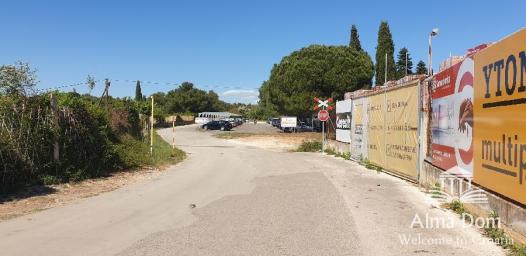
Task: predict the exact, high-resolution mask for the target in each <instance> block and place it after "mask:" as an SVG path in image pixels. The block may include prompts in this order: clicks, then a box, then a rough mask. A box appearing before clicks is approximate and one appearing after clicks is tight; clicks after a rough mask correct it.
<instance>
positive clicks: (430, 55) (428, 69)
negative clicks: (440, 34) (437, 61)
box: [427, 34, 433, 76]
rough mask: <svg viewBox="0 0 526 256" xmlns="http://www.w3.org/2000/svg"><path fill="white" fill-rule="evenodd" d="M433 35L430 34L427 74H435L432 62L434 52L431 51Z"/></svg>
mask: <svg viewBox="0 0 526 256" xmlns="http://www.w3.org/2000/svg"><path fill="white" fill-rule="evenodd" d="M431 37H432V35H431V34H429V52H428V61H427V64H428V65H427V74H428V75H429V76H431V75H433V71H432V67H433V63H431V61H432V57H433V54H432V52H431Z"/></svg>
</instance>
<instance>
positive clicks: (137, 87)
mask: <svg viewBox="0 0 526 256" xmlns="http://www.w3.org/2000/svg"><path fill="white" fill-rule="evenodd" d="M135 100H136V101H141V100H142V90H141V81H139V80H137V84H136V85H135Z"/></svg>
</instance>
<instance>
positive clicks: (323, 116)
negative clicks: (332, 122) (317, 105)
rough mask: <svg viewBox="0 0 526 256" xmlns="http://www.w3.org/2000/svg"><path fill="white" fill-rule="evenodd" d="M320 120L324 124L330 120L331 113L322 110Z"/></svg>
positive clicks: (319, 113)
mask: <svg viewBox="0 0 526 256" xmlns="http://www.w3.org/2000/svg"><path fill="white" fill-rule="evenodd" d="M318 119H320V121H322V122H325V121H327V120H329V111H327V110H325V109H322V110H320V111H319V112H318Z"/></svg>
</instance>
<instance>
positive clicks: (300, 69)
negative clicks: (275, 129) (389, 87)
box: [249, 21, 427, 119]
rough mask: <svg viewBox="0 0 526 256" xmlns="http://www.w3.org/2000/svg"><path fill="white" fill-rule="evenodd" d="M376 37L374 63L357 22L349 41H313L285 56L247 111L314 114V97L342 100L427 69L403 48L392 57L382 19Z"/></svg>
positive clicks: (391, 45)
mask: <svg viewBox="0 0 526 256" xmlns="http://www.w3.org/2000/svg"><path fill="white" fill-rule="evenodd" d="M377 41H378V45H377V47H376V56H375V60H376V61H375V63H373V61H372V59H371V57H370V56H369V54H368V53H367V52H365V50H364V49H363V48H362V45H361V42H360V37H359V35H358V29H357V28H356V26H355V25H353V26H352V27H351V33H350V41H349V44H348V45H345V46H325V45H311V46H308V47H305V48H302V49H300V50H297V51H294V52H292V53H291V54H290V55H288V56H285V57H283V58H282V60H281V61H280V62H279V63H278V64H275V65H274V66H273V67H272V70H271V72H270V76H269V79H268V80H267V81H265V82H263V84H262V86H261V88H260V90H259V99H260V101H259V104H258V105H257V106H255V107H252V110H253V111H251V112H250V113H249V114H250V115H254V116H256V117H258V118H259V119H265V118H268V117H271V116H277V115H294V116H299V117H310V116H311V115H313V114H314V112H313V111H312V106H313V102H312V99H313V98H314V97H319V98H328V97H333V98H335V99H343V94H344V93H345V92H352V91H355V90H359V89H370V88H371V87H372V86H373V85H374V84H376V85H382V84H383V83H384V81H385V80H387V81H389V80H396V79H399V78H402V77H404V76H405V75H406V74H407V75H410V74H414V73H416V74H425V73H427V68H426V66H425V63H424V62H423V61H419V62H418V64H417V65H416V69H413V60H412V58H411V55H410V53H409V50H408V49H407V48H406V47H402V48H400V50H399V51H398V54H397V60H396V61H395V59H394V54H395V47H394V42H393V39H392V34H391V31H390V29H389V25H388V23H387V22H385V21H383V22H381V23H380V27H379V29H378V40H377ZM386 56H387V66H386V64H385V63H386ZM386 71H387V72H386ZM386 73H387V77H385V74H386ZM373 77H374V78H375V79H374V80H373Z"/></svg>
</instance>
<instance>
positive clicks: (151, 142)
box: [150, 95, 154, 156]
mask: <svg viewBox="0 0 526 256" xmlns="http://www.w3.org/2000/svg"><path fill="white" fill-rule="evenodd" d="M151 98H152V115H151V116H150V155H151V156H153V120H154V119H153V95H152V96H151Z"/></svg>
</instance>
